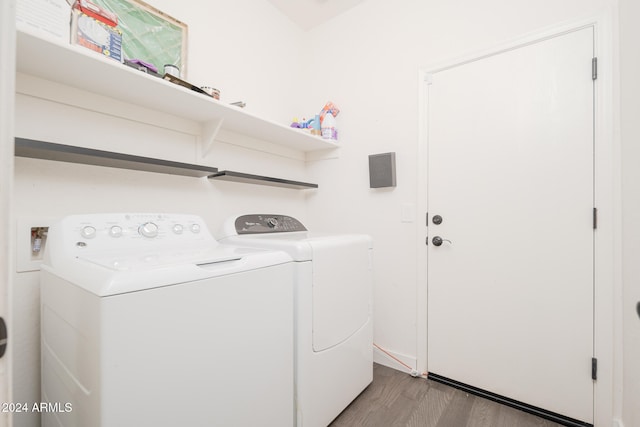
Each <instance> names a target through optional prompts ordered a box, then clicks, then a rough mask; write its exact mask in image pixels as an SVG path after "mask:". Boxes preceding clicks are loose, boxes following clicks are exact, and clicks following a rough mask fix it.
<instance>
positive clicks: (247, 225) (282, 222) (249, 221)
mask: <svg viewBox="0 0 640 427" xmlns="http://www.w3.org/2000/svg"><path fill="white" fill-rule="evenodd" d="M235 226H236V233H238V234H264V233H285V232H294V231H307V229H306V227H305V226H304V225H302V223H301V222H300V221H298V220H297V219H295V218H294V217H291V216H286V215H269V214H251V215H242V216H239V217H238V218H236V223H235Z"/></svg>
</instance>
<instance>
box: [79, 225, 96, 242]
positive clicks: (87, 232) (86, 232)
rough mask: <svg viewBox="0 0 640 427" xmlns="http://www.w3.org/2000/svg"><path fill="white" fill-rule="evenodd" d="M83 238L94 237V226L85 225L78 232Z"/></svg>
mask: <svg viewBox="0 0 640 427" xmlns="http://www.w3.org/2000/svg"><path fill="white" fill-rule="evenodd" d="M80 234H81V235H82V237H84V238H85V239H93V238H94V237H96V228H95V227H93V226H91V225H85V226H84V227H82V231H81V232H80Z"/></svg>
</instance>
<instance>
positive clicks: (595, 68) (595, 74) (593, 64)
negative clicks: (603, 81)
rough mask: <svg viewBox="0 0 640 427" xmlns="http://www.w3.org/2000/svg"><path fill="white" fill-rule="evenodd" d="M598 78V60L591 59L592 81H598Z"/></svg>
mask: <svg viewBox="0 0 640 427" xmlns="http://www.w3.org/2000/svg"><path fill="white" fill-rule="evenodd" d="M597 78H598V58H592V59H591V79H592V80H596V79H597Z"/></svg>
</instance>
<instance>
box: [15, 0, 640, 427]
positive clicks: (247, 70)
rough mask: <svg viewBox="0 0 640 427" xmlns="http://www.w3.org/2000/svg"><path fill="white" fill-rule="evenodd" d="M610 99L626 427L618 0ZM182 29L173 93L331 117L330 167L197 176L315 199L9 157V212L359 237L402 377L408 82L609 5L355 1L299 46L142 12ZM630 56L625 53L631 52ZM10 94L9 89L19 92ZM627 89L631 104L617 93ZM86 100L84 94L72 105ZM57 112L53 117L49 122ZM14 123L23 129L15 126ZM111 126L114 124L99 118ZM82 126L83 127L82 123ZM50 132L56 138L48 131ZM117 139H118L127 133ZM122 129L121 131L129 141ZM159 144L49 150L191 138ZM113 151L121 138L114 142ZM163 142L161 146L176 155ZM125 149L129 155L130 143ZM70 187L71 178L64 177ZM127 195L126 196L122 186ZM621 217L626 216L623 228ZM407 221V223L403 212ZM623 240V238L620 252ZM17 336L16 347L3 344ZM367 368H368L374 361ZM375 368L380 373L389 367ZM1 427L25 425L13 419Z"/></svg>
mask: <svg viewBox="0 0 640 427" xmlns="http://www.w3.org/2000/svg"><path fill="white" fill-rule="evenodd" d="M620 2H621V18H622V19H621V20H622V27H623V34H622V42H623V45H622V70H623V88H622V89H623V90H622V92H623V93H633V94H635V96H636V98H635V99H634V98H633V95H631V96H629V97H626V98H625V97H623V99H622V111H623V122H622V139H623V150H624V153H623V154H624V156H623V158H625V163H624V165H623V166H624V177H623V179H624V181H623V182H624V185H625V187H624V194H623V197H624V200H625V206H624V214H625V222H624V224H623V225H624V229H625V235H626V236H631V237H626V238H625V241H624V249H625V258H624V261H625V270H624V278H625V282H626V287H625V298H624V301H625V303H624V304H625V305H624V310H625V311H624V316H625V331H624V339H625V353H624V360H625V369H626V370H625V379H626V381H625V383H624V391H625V401H624V419H625V422H626V426H627V427H628V426H633V425H636V424H640V414H638V409H637V405H636V403H637V402H636V400H637V399H636V397H637V396H638V393H639V392H640V390H639V388H640V385H639V384H638V380H637V379H638V378H639V377H640V372H639V371H638V368H637V363H636V361H637V360H638V358H639V357H640V348H638V342H639V337H638V325H639V324H640V322H639V321H638V319H637V317H634V316H635V314H634V313H633V311H632V308H631V305H632V303H633V304H635V301H637V300H638V299H640V298H639V293H638V290H637V285H635V284H634V283H633V279H634V278H636V280H637V278H638V276H639V275H640V272H639V271H636V270H635V269H637V268H638V267H635V265H636V264H637V262H635V259H636V258H637V254H638V251H640V249H639V248H638V247H637V246H634V245H635V244H637V243H634V242H637V241H638V240H639V239H638V237H639V236H638V235H639V234H640V228H638V227H639V226H638V224H637V223H636V222H634V213H635V212H637V210H638V208H639V207H640V206H638V202H637V198H636V200H634V199H633V195H636V194H638V190H639V189H638V188H637V185H638V184H637V183H638V182H640V177H639V176H637V175H638V172H637V168H634V165H637V162H638V156H640V153H638V151H637V147H635V145H637V144H635V145H634V142H633V141H634V140H637V139H638V136H639V135H638V132H637V128H634V127H633V122H634V120H635V117H637V115H638V110H637V104H634V102H637V101H635V100H637V99H638V98H637V96H638V95H640V94H638V87H637V83H636V82H637V79H636V76H637V75H638V68H640V67H639V63H640V61H639V60H638V58H637V57H635V56H633V55H634V53H635V52H636V50H637V49H635V41H636V40H637V39H638V37H639V36H640V35H639V34H638V30H637V29H635V27H634V24H635V22H634V21H633V19H634V17H638V13H639V11H638V6H637V5H635V4H633V3H634V0H620ZM150 3H152V4H153V5H154V6H156V7H158V8H159V9H162V10H164V11H166V12H167V13H169V14H170V15H172V16H174V17H176V18H177V19H180V20H182V21H183V22H186V23H188V25H189V80H191V81H193V82H194V83H196V84H201V85H210V86H214V87H217V88H219V89H220V90H221V91H222V99H223V101H228V102H231V101H235V100H244V101H246V102H247V103H248V109H249V111H252V112H255V113H256V114H259V115H263V116H265V117H268V118H273V119H275V120H278V121H280V122H283V123H284V122H288V121H289V120H290V119H291V117H292V116H294V115H296V116H303V115H307V116H309V115H310V114H312V113H313V112H315V111H317V110H318V109H319V108H320V107H321V106H322V105H323V104H324V103H325V102H326V101H328V100H331V101H334V102H335V103H336V104H337V105H338V106H339V107H340V108H341V110H342V112H341V114H340V115H339V116H338V124H339V126H340V144H341V145H342V148H341V151H340V158H339V159H335V160H324V161H319V162H316V163H312V164H309V165H306V166H305V164H303V163H301V162H299V161H296V160H290V159H286V158H282V157H279V156H270V155H266V154H264V153H258V152H252V151H250V150H246V149H244V148H238V147H232V146H227V145H224V144H218V145H216V146H215V147H214V152H213V153H212V155H210V156H209V157H207V158H206V159H203V160H202V159H200V160H202V162H203V163H206V164H211V165H213V166H219V167H224V168H229V169H238V170H241V171H247V172H253V173H260V174H265V175H273V176H283V175H284V176H285V177H288V178H292V179H300V180H305V181H311V182H318V183H319V184H320V190H319V191H314V192H307V193H305V192H295V191H291V190H283V189H271V188H268V187H255V186H250V185H242V184H234V183H216V184H213V183H209V182H206V181H205V180H196V179H193V178H184V177H173V176H164V175H158V174H148V173H142V172H134V171H119V170H112V169H104V168H96V167H90V166H82V165H71V166H70V165H65V164H57V163H52V162H51V163H50V162H42V161H36V160H27V159H17V161H16V176H15V186H16V187H15V200H14V206H13V210H14V213H15V215H16V217H18V219H19V218H20V217H24V216H33V215H41V214H45V215H46V216H60V215H64V214H68V213H76V212H100V211H110V210H119V211H136V210H145V211H149V210H163V211H170V212H177V211H184V212H193V213H196V214H201V215H203V216H204V217H205V219H206V220H207V222H208V223H209V225H210V226H211V227H212V228H215V227H216V226H217V224H219V223H220V222H221V221H222V220H223V219H224V218H225V217H226V216H227V215H229V214H231V213H233V212H240V211H273V212H276V211H277V212H286V213H290V214H293V215H295V216H299V217H301V219H303V221H306V222H307V223H309V225H310V226H311V227H313V228H314V229H325V230H334V231H356V232H365V233H369V234H371V235H372V236H373V237H374V240H375V258H376V259H375V261H376V264H375V269H376V273H375V313H376V317H375V340H376V342H377V343H378V344H380V345H382V346H383V347H385V348H387V349H389V350H390V351H392V352H393V353H395V354H396V355H398V356H401V357H402V358H403V359H404V360H406V361H407V362H409V363H410V364H415V361H416V358H417V356H418V355H419V354H420V353H421V352H422V353H423V352H424V349H423V348H421V346H423V345H424V340H423V339H422V338H421V337H418V336H417V323H418V321H419V318H418V302H417V301H416V297H417V295H418V291H419V286H420V284H419V283H418V271H419V269H421V268H423V263H422V262H421V260H420V259H419V256H418V254H419V251H418V247H417V242H418V241H419V240H420V239H422V238H423V236H422V237H421V236H420V234H421V230H422V226H423V222H422V221H424V212H415V214H414V215H413V218H412V220H411V218H410V220H409V221H408V220H407V218H406V215H405V218H404V219H403V210H404V212H405V214H406V213H407V212H409V213H411V210H412V209H415V207H416V203H417V198H418V195H417V194H416V193H417V188H418V182H417V179H418V176H419V171H418V159H417V153H418V119H419V118H418V108H419V107H418V89H419V84H418V70H419V69H420V68H421V67H424V68H428V67H430V66H431V65H433V64H437V63H440V62H443V61H447V60H450V59H452V58H456V57H460V56H464V55H466V54H469V53H472V52H476V51H480V50H484V49H487V48H491V47H492V46H494V45H496V44H500V43H502V42H505V41H509V40H512V39H514V38H516V37H519V36H522V35H525V34H527V33H531V32H534V31H538V30H541V29H543V28H546V27H549V26H556V25H558V24H560V23H563V22H565V21H573V20H576V19H581V18H584V17H591V16H595V15H598V14H599V13H600V12H601V11H602V9H604V8H607V7H610V6H611V5H613V4H615V3H617V0H565V1H563V2H558V1H553V0H540V1H535V2H534V1H530V0H516V1H513V0H511V1H507V0H487V1H484V2H474V1H469V0H451V1H446V2H442V1H435V0H403V1H400V2H387V1H383V0H367V1H365V2H363V3H362V4H360V5H359V6H357V7H355V8H353V9H351V10H349V11H348V12H346V13H345V14H343V15H341V16H339V17H337V18H336V19H334V20H332V21H329V22H328V23H326V24H324V25H322V26H320V27H317V28H316V29H314V30H312V31H310V32H308V33H303V32H301V31H300V30H299V29H297V28H296V27H295V26H294V25H293V24H291V23H290V22H289V21H288V20H287V19H286V18H285V17H283V16H282V15H281V14H280V13H279V12H277V11H276V10H275V9H274V8H273V7H272V6H271V5H270V4H269V3H268V2H266V1H263V0H242V1H229V0H214V1H204V0H201V1H200V0H192V2H191V3H192V4H194V5H195V6H192V7H189V8H186V7H185V6H184V3H180V2H173V1H171V0H153V1H150ZM634 49H635V50H634ZM23 83H24V82H23ZM631 91H633V92H631ZM87 96H88V97H89V98H90V96H89V95H87ZM17 102H18V110H17V111H18V113H19V115H21V111H22V112H25V111H28V112H30V113H31V114H34V115H35V117H37V118H39V119H42V120H45V124H46V123H47V120H48V121H49V124H50V125H51V126H50V128H55V123H53V120H52V119H51V118H49V119H47V117H46V111H50V110H51V108H50V106H48V105H46V102H44V101H38V100H35V99H32V98H30V97H26V96H22V95H20V96H18V100H17ZM63 113H64V111H60V112H59V113H58V114H63ZM22 117H24V116H22ZM21 120H22V119H20V118H18V123H17V131H18V136H26V137H38V136H39V135H40V133H41V132H44V133H45V134H48V133H49V131H48V129H49V128H48V127H46V126H44V127H43V126H40V127H35V126H33V125H32V123H35V121H30V122H29V121H24V120H22V121H21ZM114 120H116V122H117V123H118V124H119V126H121V127H125V128H128V127H129V124H128V123H126V121H122V120H121V119H114ZM85 127H86V126H85ZM59 131H60V132H61V133H64V131H63V130H59ZM132 132H133V131H132ZM136 132H137V131H136ZM157 137H158V138H159V142H154V141H149V140H147V141H138V142H136V140H135V138H133V137H132V136H131V134H130V135H127V134H122V135H120V134H118V135H114V138H115V140H111V141H110V139H109V138H105V137H100V135H98V137H97V138H94V137H92V138H90V139H89V138H85V137H83V136H82V135H80V134H79V133H78V132H68V133H65V139H64V140H60V141H57V142H62V143H69V140H73V141H72V142H73V143H78V144H86V143H88V144H91V146H96V147H98V148H103V149H104V148H105V146H106V145H108V144H116V145H117V146H118V147H119V149H122V150H125V151H129V152H133V153H134V154H141V152H140V150H141V151H142V152H144V151H145V150H147V149H149V150H154V144H158V147H160V146H162V147H166V148H163V149H160V148H158V151H157V153H155V154H157V155H158V156H160V157H166V158H172V159H175V160H181V161H192V160H193V159H194V156H196V153H197V149H196V148H195V144H196V143H195V141H194V139H193V136H190V135H180V136H179V137H177V138H176V135H173V134H172V133H171V132H167V133H163V132H160V133H159V134H158V135H157ZM128 139H129V140H128ZM176 141H177V142H176ZM132 144H134V145H132ZM388 151H395V152H396V153H397V173H398V175H397V181H398V186H397V187H396V188H395V189H377V190H374V189H369V185H368V164H367V156H368V155H369V154H373V153H381V152H388ZM78 177H81V178H80V179H79V178H78ZM133 182H135V184H132V183H133ZM636 216H637V215H636ZM409 217H411V215H409ZM633 237H635V239H633ZM37 299H38V290H37V277H36V275H35V274H34V273H23V274H20V275H19V277H18V278H17V282H16V286H15V295H14V299H13V305H14V311H15V319H14V322H15V324H16V325H21V326H20V327H21V328H22V330H21V331H20V336H21V340H20V341H19V342H14V357H15V360H16V361H17V363H18V364H17V365H16V367H15V373H16V374H17V375H16V377H15V381H16V383H15V384H14V387H15V393H16V396H15V399H14V400H15V401H22V400H27V401H38V400H39V394H38V390H37V387H38V381H39V380H38V378H39V377H38V375H39V370H38V363H37V359H38V354H39V347H38V335H37V334H38V330H37V303H38V301H37ZM14 336H17V335H14ZM379 360H380V359H379ZM389 364H393V363H391V362H389ZM15 425H16V426H35V425H37V420H36V419H34V418H33V417H32V418H26V417H25V418H21V419H18V420H17V422H16V424H15Z"/></svg>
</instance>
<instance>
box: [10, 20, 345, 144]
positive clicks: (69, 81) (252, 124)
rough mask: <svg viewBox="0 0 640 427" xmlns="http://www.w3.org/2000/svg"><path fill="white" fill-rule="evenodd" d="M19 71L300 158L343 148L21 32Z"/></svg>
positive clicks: (77, 48) (75, 48)
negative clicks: (293, 152)
mask: <svg viewBox="0 0 640 427" xmlns="http://www.w3.org/2000/svg"><path fill="white" fill-rule="evenodd" d="M17 71H18V72H20V73H24V74H29V75H32V76H35V77H39V78H42V79H46V80H49V81H53V82H57V83H61V84H63V85H66V86H70V87H74V88H78V89H81V90H85V91H88V92H93V93H96V94H99V95H103V96H107V97H111V98H115V99H117V100H120V101H124V102H127V103H130V104H133V105H138V106H141V107H146V108H149V109H152V110H156V111H161V112H165V113H168V114H172V115H174V116H177V117H181V118H185V119H189V120H194V121H197V122H200V123H203V124H208V125H209V127H211V124H212V123H214V124H216V126H215V127H216V131H217V130H226V131H231V132H234V133H238V134H242V135H246V136H249V137H251V138H255V139H258V140H263V141H267V142H270V143H272V144H276V145H280V146H284V147H288V148H291V149H294V150H298V151H300V152H313V151H319V150H327V149H332V148H337V147H338V145H337V144H336V143H334V142H332V141H327V140H324V139H322V138H320V137H317V136H313V135H310V134H307V133H304V132H302V131H300V130H298V129H293V128H290V127H289V126H286V125H283V124H281V123H277V122H274V121H271V120H267V119H264V118H261V117H258V116H256V115H254V114H251V113H249V112H247V111H245V110H243V109H242V108H239V107H234V106H232V105H227V104H224V103H222V102H220V101H218V100H215V99H213V98H211V97H208V96H206V95H203V94H200V93H197V92H194V91H191V90H189V89H186V88H183V87H181V86H178V85H176V84H173V83H170V82H168V81H165V80H162V79H159V78H157V77H153V76H150V75H147V74H145V73H143V72H140V71H138V70H135V69H133V68H130V67H127V66H126V65H123V64H120V63H118V62H116V61H114V60H112V59H109V58H106V57H102V56H101V55H99V54H96V53H94V52H91V51H89V50H88V49H85V48H83V47H80V46H74V45H70V44H68V43H60V42H58V41H56V40H50V39H44V38H42V37H40V36H36V35H34V34H31V33H28V32H25V31H22V30H20V29H18V31H17ZM218 124H219V125H218ZM205 139H207V138H206V136H205Z"/></svg>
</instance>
